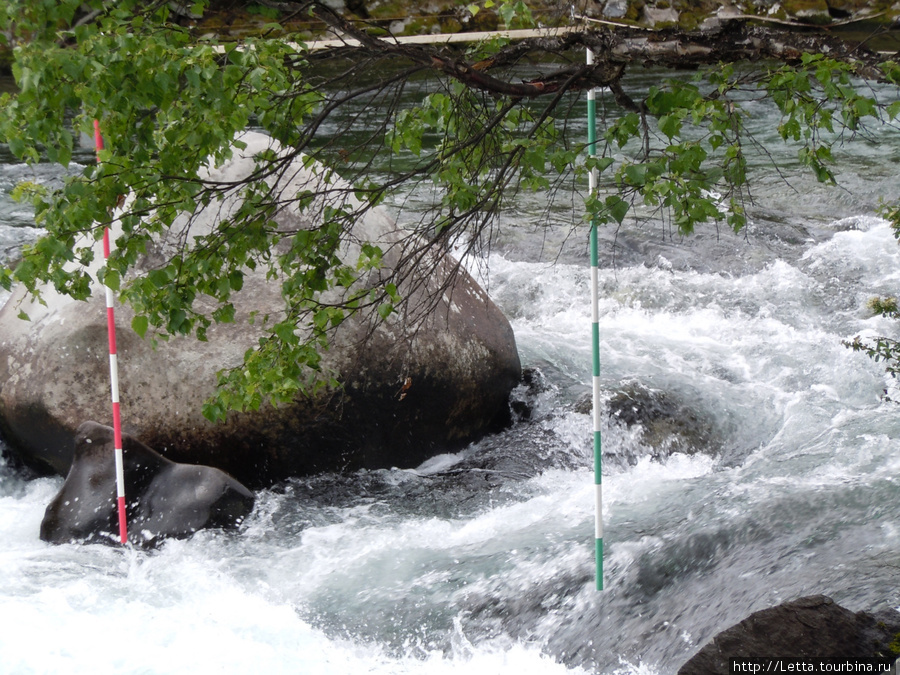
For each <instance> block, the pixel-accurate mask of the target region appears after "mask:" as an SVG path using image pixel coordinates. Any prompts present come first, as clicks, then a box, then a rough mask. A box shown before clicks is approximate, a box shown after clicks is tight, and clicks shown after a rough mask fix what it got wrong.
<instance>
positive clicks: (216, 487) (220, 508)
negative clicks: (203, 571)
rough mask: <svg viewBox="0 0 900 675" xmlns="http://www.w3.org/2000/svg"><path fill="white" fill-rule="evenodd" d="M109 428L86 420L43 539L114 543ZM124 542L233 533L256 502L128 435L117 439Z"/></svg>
mask: <svg viewBox="0 0 900 675" xmlns="http://www.w3.org/2000/svg"><path fill="white" fill-rule="evenodd" d="M114 447H115V444H114V437H113V430H112V429H111V428H110V427H105V426H102V425H100V424H97V423H96V422H85V423H84V424H82V425H81V426H80V427H79V428H78V434H77V435H76V437H75V453H74V457H73V460H72V467H71V469H70V470H69V474H68V476H67V477H66V482H65V483H64V484H63V486H62V489H61V490H60V491H59V493H58V494H57V495H56V497H54V498H53V501H51V502H50V505H49V506H47V511H46V512H45V514H44V520H43V522H41V539H43V540H44V541H47V542H50V543H51V544H63V543H67V542H72V541H76V542H85V543H87V542H98V541H99V542H104V543H109V542H117V541H118V540H119V539H118V532H119V519H118V510H117V509H118V507H117V502H116V466H115V454H114ZM122 454H123V458H124V466H125V497H126V503H127V508H126V513H127V517H128V530H129V531H128V539H129V541H131V543H133V544H136V545H140V546H149V545H153V544H156V543H158V542H160V541H161V540H163V539H167V538H181V537H188V536H190V535H192V534H193V533H194V532H196V531H197V530H201V529H204V528H226V529H229V528H234V527H237V526H238V525H240V524H241V522H243V520H244V518H246V517H247V515H248V514H249V513H250V511H252V510H253V504H254V501H255V500H254V497H253V493H252V492H250V491H249V490H248V489H247V488H246V487H244V486H243V485H241V484H240V483H239V482H238V481H236V480H235V479H234V478H232V477H231V476H229V475H228V474H226V473H224V472H223V471H219V470H218V469H215V468H212V467H209V466H195V465H189V464H176V463H175V462H171V461H169V460H167V459H166V458H165V457H163V456H162V455H160V454H159V453H157V452H155V451H153V450H152V449H150V448H148V447H147V446H146V445H144V444H143V443H141V442H140V441H138V440H137V439H135V438H132V437H131V436H128V435H127V434H126V435H123V437H122Z"/></svg>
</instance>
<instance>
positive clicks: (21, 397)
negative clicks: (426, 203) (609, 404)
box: [0, 134, 521, 486]
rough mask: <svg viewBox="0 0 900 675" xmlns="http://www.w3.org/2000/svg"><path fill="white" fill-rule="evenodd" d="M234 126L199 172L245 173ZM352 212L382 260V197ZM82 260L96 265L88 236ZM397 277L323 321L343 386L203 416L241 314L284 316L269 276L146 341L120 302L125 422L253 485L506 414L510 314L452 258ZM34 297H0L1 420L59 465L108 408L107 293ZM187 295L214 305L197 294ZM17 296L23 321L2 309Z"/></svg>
mask: <svg viewBox="0 0 900 675" xmlns="http://www.w3.org/2000/svg"><path fill="white" fill-rule="evenodd" d="M243 140H244V142H246V143H247V148H246V150H243V151H240V150H235V153H234V158H233V159H232V160H231V161H230V162H229V163H227V165H225V166H223V167H220V168H219V169H216V170H215V171H213V172H212V173H211V177H212V178H213V179H214V180H221V181H230V180H235V179H237V178H239V177H240V176H243V175H247V174H249V173H250V172H251V171H253V170H254V167H255V162H254V156H255V155H256V154H257V153H259V152H261V151H263V150H265V149H266V148H268V147H269V145H270V143H271V141H270V139H268V138H266V137H265V136H263V135H261V134H247V135H246V136H244V138H243ZM284 175H285V176H287V177H286V178H283V180H284V181H286V182H287V184H286V185H282V184H281V183H279V184H278V189H279V190H285V191H294V193H296V192H299V191H300V190H301V189H303V188H304V187H309V183H310V181H319V180H322V179H321V177H320V176H319V175H318V173H316V170H315V169H312V170H310V169H308V168H306V167H304V166H303V163H302V162H301V161H299V160H298V162H297V165H296V166H295V167H293V168H292V169H291V171H285V172H284ZM237 199H238V196H237V195H234V196H232V197H229V198H228V200H226V201H225V202H224V203H222V204H211V205H210V206H209V207H208V208H207V209H206V210H204V211H203V212H201V213H200V214H199V215H198V216H196V217H195V218H194V219H193V220H191V221H187V219H184V222H176V224H175V225H173V228H172V230H171V231H170V233H169V235H168V236H169V238H170V239H171V241H167V240H165V239H163V240H161V241H159V242H157V244H156V248H155V249H154V250H152V251H149V252H148V255H147V257H146V259H145V260H144V261H143V262H142V265H143V268H144V269H152V268H153V267H154V265H158V264H159V263H160V261H161V260H164V259H166V258H167V257H168V255H169V251H170V250H171V249H172V248H173V247H176V246H178V245H179V244H178V242H179V241H191V240H192V239H193V237H195V236H198V235H201V234H203V233H205V232H209V231H210V230H211V228H213V227H215V224H216V223H217V222H218V218H219V214H220V213H222V212H227V211H228V209H231V208H236V205H237V201H236V200H237ZM229 200H230V201H229ZM315 216H316V214H315V213H311V214H310V213H308V212H298V211H296V210H291V209H290V208H284V209H282V210H280V211H279V213H278V215H276V216H275V220H276V222H278V223H279V225H280V226H282V227H284V228H285V229H289V230H291V231H296V230H297V229H300V228H303V227H312V226H313V225H314V222H315V220H314V219H315ZM355 227H356V229H355V230H354V232H353V237H354V238H355V240H356V241H360V240H361V241H367V242H370V243H375V244H378V245H379V246H381V247H382V249H383V251H384V256H383V260H384V262H385V265H386V266H387V267H388V268H390V267H391V266H392V265H395V264H397V260H398V259H401V258H402V257H403V256H405V255H407V253H408V251H405V250H404V249H403V246H404V241H405V240H404V239H403V238H402V230H401V229H400V228H399V227H398V226H397V225H396V224H395V223H393V222H392V221H391V219H390V218H388V216H387V215H386V214H385V213H384V212H383V211H381V210H378V209H376V210H373V211H369V212H368V213H367V214H366V216H365V218H364V219H362V221H360V222H358V223H357V225H356V226H355ZM282 243H284V242H282ZM286 245H289V244H286ZM345 249H346V250H345V251H343V253H342V256H343V257H344V260H345V262H346V263H347V264H348V265H350V266H351V267H353V266H355V264H356V259H357V258H358V256H359V246H358V244H354V243H352V242H348V243H347V245H346V247H345ZM354 256H355V257H354ZM95 259H96V261H97V263H96V264H100V262H101V261H102V254H101V252H100V251H98V252H97V253H96V255H95ZM94 271H96V270H94ZM399 292H400V295H401V296H402V297H403V298H404V301H405V303H406V304H405V305H404V306H403V307H402V310H401V311H400V312H398V313H397V314H395V315H393V316H392V317H390V318H389V320H388V321H386V322H384V323H381V324H377V325H376V324H375V323H374V322H373V316H374V310H373V311H372V314H369V315H364V314H360V315H357V316H354V317H351V318H349V319H347V320H346V321H344V322H343V323H342V324H341V325H340V327H339V328H337V329H336V332H335V334H334V338H333V343H332V346H331V349H330V350H329V351H328V352H327V353H325V354H324V355H323V358H322V368H323V370H324V371H325V372H333V373H335V374H336V379H337V380H338V381H339V382H340V385H341V386H339V387H336V388H327V387H326V388H323V389H322V390H320V391H318V392H317V393H316V394H314V395H311V396H310V397H306V398H304V397H298V398H297V399H295V400H294V401H292V402H291V403H289V404H284V405H281V406H279V407H277V408H273V407H272V406H267V405H263V406H262V407H261V408H260V409H259V410H257V411H250V412H247V413H242V414H231V415H229V417H228V420H227V422H226V423H224V424H218V425H214V424H212V423H210V422H209V421H207V420H206V419H205V418H204V417H203V416H202V414H201V405H202V403H203V402H204V401H205V400H207V399H208V398H210V397H211V396H212V395H213V393H214V391H215V386H216V373H217V372H218V371H220V370H227V369H231V368H235V367H238V366H240V365H241V364H242V362H243V355H244V353H245V352H246V351H247V350H248V349H250V348H252V347H254V346H256V345H257V344H258V341H259V339H260V338H261V337H262V336H264V335H265V334H266V333H265V331H264V329H263V327H262V326H261V325H260V324H261V322H260V321H259V320H257V321H256V322H255V323H254V324H251V323H250V322H249V318H250V317H251V316H252V315H254V314H258V316H265V315H269V316H270V317H273V319H272V320H273V321H277V320H278V318H274V317H279V318H280V317H281V316H283V315H284V314H283V313H284V300H283V298H282V295H281V287H280V285H279V284H277V283H269V282H268V280H267V278H266V270H265V268H264V266H260V267H259V268H257V270H256V271H255V272H251V271H250V270H245V277H244V285H243V288H242V290H241V291H240V292H239V293H238V294H236V295H235V296H234V298H233V300H234V305H235V308H236V317H235V322H234V323H231V324H219V325H214V326H212V327H211V329H210V330H209V331H208V341H206V342H200V341H198V340H196V339H194V338H173V339H170V340H169V341H168V342H167V343H164V344H161V345H160V346H159V348H158V349H154V348H153V347H152V346H151V344H150V343H149V341H147V340H141V339H140V338H139V337H138V336H137V335H136V334H135V333H134V332H133V331H132V330H131V329H130V324H131V319H132V314H131V313H130V311H129V310H128V309H127V308H126V307H119V308H117V312H116V317H117V319H118V324H119V331H118V332H119V334H118V340H117V341H118V362H119V374H120V377H119V381H120V392H121V393H120V399H121V402H122V403H121V405H122V420H123V424H124V425H125V429H126V430H127V431H129V433H131V434H132V435H134V436H136V437H138V438H141V439H142V440H143V441H144V442H145V443H148V444H149V445H151V446H152V447H154V448H156V449H157V450H158V451H159V452H160V453H161V454H163V455H164V456H166V457H168V458H169V459H172V460H174V461H178V462H186V463H191V464H207V465H210V466H216V467H218V468H220V469H222V470H224V471H226V472H228V473H230V474H231V475H233V476H235V477H236V478H238V479H239V480H241V481H242V482H244V483H245V484H247V485H251V486H259V485H266V484H270V483H272V482H275V481H278V480H282V479H284V478H287V477H290V476H300V475H309V474H312V473H317V472H320V471H341V470H355V469H361V468H362V469H374V468H385V467H386V468H389V467H392V466H397V467H401V468H405V467H413V466H416V465H418V464H419V463H421V462H422V461H424V460H425V459H428V458H429V457H431V456H434V455H436V454H439V453H442V452H449V451H455V450H458V449H460V448H462V447H464V446H465V445H467V444H468V443H470V442H471V441H473V440H476V439H478V438H479V437H481V436H482V435H484V434H485V433H487V432H490V431H494V430H496V429H497V428H499V427H500V426H502V425H504V424H505V423H507V422H508V421H509V420H510V410H509V394H510V391H511V390H512V389H513V388H514V387H515V386H516V385H517V384H518V383H519V380H520V375H521V366H520V363H519V356H518V352H517V351H516V344H515V338H514V336H513V333H512V329H511V327H510V325H509V322H508V321H507V320H506V318H505V317H504V316H503V314H502V313H501V312H500V310H499V309H498V308H497V306H496V305H495V304H494V303H493V302H492V301H491V299H490V298H489V297H488V296H487V294H486V293H485V292H484V290H483V289H481V288H480V287H479V286H478V285H477V283H476V282H475V281H474V279H472V277H471V276H470V275H468V274H467V273H466V272H465V271H464V270H461V269H459V268H458V264H457V263H456V261H454V260H452V259H451V258H449V257H438V256H433V257H430V256H427V255H426V256H424V257H422V258H421V259H420V263H419V266H418V267H417V268H415V269H414V270H411V271H410V273H409V274H407V275H406V276H405V277H404V281H403V283H401V284H400V285H399ZM43 298H44V300H45V301H46V303H47V305H46V306H44V305H40V304H38V303H36V302H30V301H28V300H26V299H24V298H23V293H22V291H21V290H19V291H17V292H16V293H14V294H13V296H12V298H11V299H10V300H9V301H8V303H7V305H6V306H5V307H4V308H3V310H2V311H0V426H2V431H3V435H4V438H5V440H6V441H7V442H8V443H9V445H10V451H11V452H13V453H16V454H18V455H19V456H20V458H21V459H22V461H24V462H25V463H27V464H29V465H31V466H40V467H44V469H46V468H50V469H51V470H52V471H55V472H57V473H60V474H62V475H65V473H66V471H67V470H68V468H69V463H70V461H71V454H72V450H71V449H72V447H73V446H72V440H73V438H74V436H75V430H76V429H77V427H78V425H79V424H80V423H81V422H82V421H83V420H85V419H95V420H104V419H108V417H109V409H110V403H109V372H108V370H109V365H108V363H109V362H108V356H107V353H108V348H107V333H106V308H105V300H104V296H103V292H102V289H100V288H99V287H97V288H96V289H95V292H94V296H93V297H92V298H91V300H90V301H89V302H87V303H83V302H75V301H73V300H71V299H69V298H65V297H61V296H59V295H58V294H56V293H55V292H54V291H53V289H44V291H43ZM322 300H323V301H324V302H332V301H338V300H339V298H337V297H331V296H327V297H325V296H323V298H322ZM22 302H24V304H20V303H22ZM197 308H198V310H201V311H210V310H211V309H212V308H211V307H207V306H203V305H202V300H198V304H197ZM20 310H24V311H25V312H26V313H27V314H28V315H29V316H30V317H31V322H25V321H21V320H19V319H17V318H16V315H17V314H18V312H19V311H20ZM426 310H428V311H426ZM417 313H418V315H417V316H416V314H417ZM298 330H301V329H300V328H298Z"/></svg>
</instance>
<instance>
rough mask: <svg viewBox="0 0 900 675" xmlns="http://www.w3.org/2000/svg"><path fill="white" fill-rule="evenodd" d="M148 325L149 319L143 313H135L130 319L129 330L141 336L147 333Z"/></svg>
mask: <svg viewBox="0 0 900 675" xmlns="http://www.w3.org/2000/svg"><path fill="white" fill-rule="evenodd" d="M149 327H150V320H149V319H148V318H147V317H146V316H143V315H140V314H139V315H136V316H135V317H134V318H133V319H132V320H131V330H133V331H134V332H135V333H137V334H138V335H140V336H141V338H143V337H144V336H145V335H146V334H147V329H148V328H149Z"/></svg>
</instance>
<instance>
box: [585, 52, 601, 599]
mask: <svg viewBox="0 0 900 675" xmlns="http://www.w3.org/2000/svg"><path fill="white" fill-rule="evenodd" d="M593 63H594V52H592V51H591V50H590V49H588V50H587V65H589V66H590V65H592V64H593ZM596 115H597V103H596V89H594V88H591V89H588V93H587V116H588V156H590V157H596V155H597V120H596ZM588 181H589V189H590V193H591V194H594V193H595V192H596V191H597V169H595V168H592V169H591V170H590V172H589V174H588ZM590 238H591V353H592V355H593V356H592V360H593V368H592V380H593V382H592V384H593V411H594V414H593V418H594V420H593V421H594V542H595V543H594V545H595V557H596V567H597V590H598V591H602V590H603V470H602V444H601V440H600V289H599V283H598V277H599V273H598V267H599V262H598V253H597V248H598V246H597V219H596V218H591V234H590Z"/></svg>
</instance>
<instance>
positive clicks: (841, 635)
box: [678, 595, 900, 675]
mask: <svg viewBox="0 0 900 675" xmlns="http://www.w3.org/2000/svg"><path fill="white" fill-rule="evenodd" d="M898 632H900V613H897V612H895V611H893V610H888V611H882V612H878V613H877V614H870V613H868V612H857V613H854V612H851V611H850V610H849V609H846V608H844V607H841V606H840V605H838V604H837V603H835V602H834V601H833V600H832V599H831V598H828V597H825V596H824V595H813V596H809V597H805V598H799V599H798V600H794V601H792V602H785V603H782V604H780V605H777V606H776V607H770V608H768V609H764V610H761V611H759V612H754V613H753V614H751V615H750V616H749V617H747V618H746V619H744V620H743V621H741V622H740V623H738V624H736V625H734V626H732V627H731V628H728V629H726V630H724V631H722V632H721V633H719V634H718V635H717V636H716V637H715V638H714V639H713V640H712V642H710V643H708V644H707V645H706V646H704V647H703V648H702V649H701V650H700V651H699V652H697V653H696V654H695V655H694V656H693V657H692V658H691V660H690V661H688V662H687V663H685V664H684V665H683V666H682V667H681V669H680V670H679V671H678V675H718V674H721V675H727V674H728V673H730V672H732V671H731V669H730V663H729V660H730V659H733V658H746V657H779V658H784V659H789V658H794V659H813V658H822V659H851V660H852V659H860V658H892V655H891V652H890V649H889V648H888V645H889V644H890V642H891V641H892V640H893V639H894V636H895V635H896V634H897V633H898Z"/></svg>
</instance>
